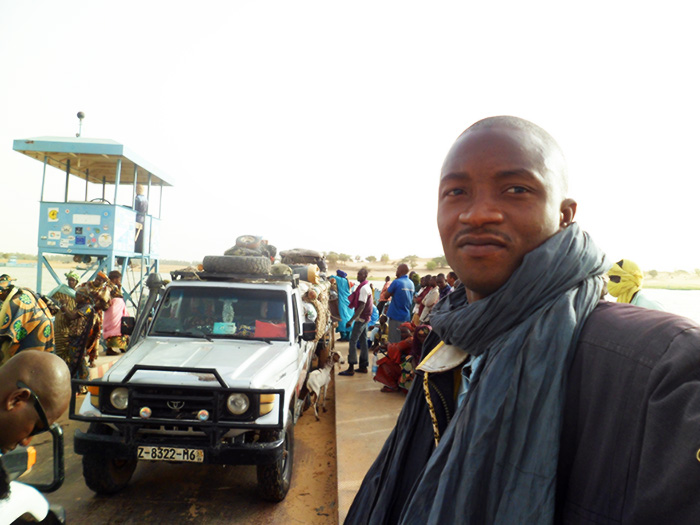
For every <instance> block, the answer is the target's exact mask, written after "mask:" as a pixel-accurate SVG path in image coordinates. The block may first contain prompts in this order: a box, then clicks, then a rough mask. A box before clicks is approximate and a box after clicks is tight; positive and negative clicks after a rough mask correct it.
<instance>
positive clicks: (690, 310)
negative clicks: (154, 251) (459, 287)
mask: <svg viewBox="0 0 700 525" xmlns="http://www.w3.org/2000/svg"><path fill="white" fill-rule="evenodd" d="M66 271H67V270H57V272H56V273H58V275H59V276H61V277H63V274H64V273H65V272H66ZM3 273H7V274H10V275H11V276H12V277H15V278H16V279H17V282H16V284H18V285H19V286H26V287H28V288H31V289H34V288H35V287H36V267H32V268H25V267H9V266H8V267H4V266H0V274H3ZM163 278H164V279H170V275H169V274H163ZM55 287H56V283H55V282H54V280H53V278H52V277H51V275H50V274H49V273H48V272H47V271H46V270H44V275H43V282H42V293H44V294H47V293H49V292H50V291H51V290H53V289H54V288H55ZM644 294H645V295H646V296H647V297H649V298H650V299H653V300H655V301H657V302H659V303H661V304H662V305H663V307H664V308H665V309H666V311H668V312H673V313H674V314H678V315H682V316H684V317H689V318H690V319H692V320H694V321H695V322H697V323H700V290H660V289H651V288H650V289H645V290H644ZM608 298H609V299H610V297H608Z"/></svg>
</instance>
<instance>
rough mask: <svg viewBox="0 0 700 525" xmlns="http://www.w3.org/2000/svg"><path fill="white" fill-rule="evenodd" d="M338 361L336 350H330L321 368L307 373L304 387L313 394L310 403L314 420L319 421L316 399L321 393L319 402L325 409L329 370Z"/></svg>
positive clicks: (338, 356)
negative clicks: (321, 399) (321, 398)
mask: <svg viewBox="0 0 700 525" xmlns="http://www.w3.org/2000/svg"><path fill="white" fill-rule="evenodd" d="M339 361H340V354H339V353H338V352H336V351H333V352H331V354H330V355H329V356H328V360H327V361H326V364H325V365H324V366H323V367H322V368H317V369H316V370H313V371H312V372H310V373H309V377H308V378H307V379H306V387H307V388H308V389H309V395H310V396H315V399H313V398H312V401H311V402H312V403H313V405H314V415H315V416H316V421H320V419H319V417H318V400H319V398H320V397H321V395H323V401H322V402H321V408H323V411H324V412H325V411H326V390H327V389H328V384H329V383H330V382H331V370H332V369H333V367H334V366H335V364H336V363H337V362H339ZM322 392H323V394H321V393H322Z"/></svg>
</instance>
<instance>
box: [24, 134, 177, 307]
mask: <svg viewBox="0 0 700 525" xmlns="http://www.w3.org/2000/svg"><path fill="white" fill-rule="evenodd" d="M13 149H14V150H15V151H18V152H20V153H23V154H25V155H27V156H29V157H32V158H34V159H37V160H38V161H40V162H41V163H43V166H44V169H43V178H42V184H41V199H40V200H41V204H40V217H39V236H38V237H39V238H38V247H39V253H38V255H39V260H38V266H37V284H36V289H37V290H38V291H41V289H42V274H43V271H42V267H45V268H46V269H47V270H48V272H49V273H50V274H51V276H52V277H53V278H54V279H55V281H56V283H57V284H60V283H61V282H63V281H64V280H63V279H61V278H59V276H58V275H57V273H56V271H55V270H54V269H53V268H52V266H51V262H50V261H49V260H48V259H47V258H46V254H63V255H71V256H73V260H74V261H75V262H76V263H78V264H79V265H80V266H79V269H80V270H82V271H83V279H81V280H84V278H85V277H86V276H87V277H88V278H94V276H95V275H96V274H97V272H99V271H103V272H105V273H108V272H110V271H111V270H114V269H118V270H120V271H121V272H122V275H123V287H124V297H125V299H126V300H127V303H129V302H130V303H131V304H132V306H135V307H136V306H137V305H138V299H139V297H140V296H141V292H142V290H143V287H144V284H145V281H146V278H147V277H148V274H150V273H157V272H158V254H159V246H158V230H159V225H160V214H161V205H162V197H163V186H172V184H171V183H170V182H168V180H167V178H166V176H165V175H164V174H163V173H162V172H160V171H159V170H157V169H156V168H155V167H154V166H152V165H150V164H149V163H147V162H146V161H144V160H143V159H140V158H139V157H137V156H136V155H134V154H133V153H132V152H131V151H129V150H128V149H127V148H126V147H125V146H124V145H122V144H119V143H117V142H115V141H113V140H109V139H91V138H84V137H76V138H72V137H71V138H65V137H37V138H29V139H18V140H15V141H14V145H13ZM47 166H52V167H54V168H57V169H59V170H61V171H62V172H63V173H64V174H65V193H64V198H63V200H51V201H47V200H44V190H45V186H46V173H47ZM51 171H53V170H51ZM71 183H72V184H79V185H81V186H82V185H84V187H85V199H84V200H78V201H76V200H69V199H68V189H69V184H71ZM100 186H101V190H102V191H101V197H97V198H91V199H90V200H88V197H89V192H88V190H89V189H92V192H93V194H94V193H96V192H97V191H98V190H99V187H100ZM95 188H97V190H96V189H95ZM156 189H157V191H156ZM137 193H140V194H143V195H139V196H137ZM156 193H158V199H157V206H154V204H153V200H154V197H155V196H156ZM73 194H74V195H75V190H74V191H73ZM118 202H121V203H123V204H117V203H118ZM129 202H130V205H129V204H124V203H129ZM144 203H146V204H145V207H147V208H148V210H146V209H144ZM154 208H155V209H157V211H158V214H157V216H153V214H152V212H153V210H154ZM129 276H130V278H128V277H129ZM129 281H131V282H129Z"/></svg>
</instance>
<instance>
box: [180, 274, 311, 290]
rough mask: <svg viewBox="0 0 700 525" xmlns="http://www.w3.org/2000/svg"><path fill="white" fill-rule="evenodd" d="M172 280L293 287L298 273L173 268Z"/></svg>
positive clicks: (297, 284)
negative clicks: (281, 284) (225, 271)
mask: <svg viewBox="0 0 700 525" xmlns="http://www.w3.org/2000/svg"><path fill="white" fill-rule="evenodd" d="M170 276H171V277H172V279H173V281H177V280H198V281H228V282H237V283H275V282H276V283H280V282H281V283H291V285H292V287H293V288H297V287H298V286H299V274H293V275H272V274H260V273H220V272H205V271H194V270H173V271H172V272H170Z"/></svg>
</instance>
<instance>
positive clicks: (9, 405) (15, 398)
mask: <svg viewBox="0 0 700 525" xmlns="http://www.w3.org/2000/svg"><path fill="white" fill-rule="evenodd" d="M29 398H30V394H29V390H27V389H26V388H16V389H15V390H12V391H11V392H10V393H8V394H7V397H6V398H5V399H3V400H2V405H3V408H5V410H7V411H8V412H10V411H12V410H14V409H15V408H17V407H18V406H20V405H22V404H24V403H26V402H27V401H29Z"/></svg>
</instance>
